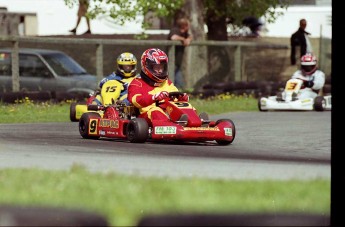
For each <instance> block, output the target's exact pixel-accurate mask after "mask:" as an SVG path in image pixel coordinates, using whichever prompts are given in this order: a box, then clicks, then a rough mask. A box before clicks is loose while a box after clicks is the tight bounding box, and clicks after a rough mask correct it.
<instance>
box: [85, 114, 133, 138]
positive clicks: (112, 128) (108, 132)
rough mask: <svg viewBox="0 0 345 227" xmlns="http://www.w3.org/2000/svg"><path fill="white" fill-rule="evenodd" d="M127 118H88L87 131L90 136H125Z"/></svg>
mask: <svg viewBox="0 0 345 227" xmlns="http://www.w3.org/2000/svg"><path fill="white" fill-rule="evenodd" d="M128 122H129V120H123V119H121V120H119V119H118V120H114V119H107V118H90V121H89V132H88V134H89V135H90V136H97V137H108V138H124V139H125V138H127V135H126V134H124V132H125V131H124V130H123V129H124V128H126V126H127V124H128Z"/></svg>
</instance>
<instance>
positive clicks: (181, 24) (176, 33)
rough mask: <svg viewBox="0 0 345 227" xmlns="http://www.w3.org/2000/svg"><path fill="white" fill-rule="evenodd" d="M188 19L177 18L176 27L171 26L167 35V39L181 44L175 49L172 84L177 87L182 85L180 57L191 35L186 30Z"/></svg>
mask: <svg viewBox="0 0 345 227" xmlns="http://www.w3.org/2000/svg"><path fill="white" fill-rule="evenodd" d="M188 30H189V20H188V19H186V18H180V19H178V20H177V27H173V28H172V29H171V30H170V32H169V35H168V40H178V41H181V43H182V45H183V46H176V49H175V80H174V84H175V86H176V87H177V88H179V89H181V88H183V87H184V77H183V75H182V71H181V65H182V59H183V53H184V48H185V46H188V45H189V44H190V42H191V40H192V39H193V38H192V35H191V34H190V33H189V32H188Z"/></svg>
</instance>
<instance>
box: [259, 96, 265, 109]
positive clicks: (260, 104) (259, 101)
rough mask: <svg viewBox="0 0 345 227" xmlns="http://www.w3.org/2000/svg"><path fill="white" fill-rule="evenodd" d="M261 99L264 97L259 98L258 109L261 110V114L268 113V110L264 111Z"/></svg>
mask: <svg viewBox="0 0 345 227" xmlns="http://www.w3.org/2000/svg"><path fill="white" fill-rule="evenodd" d="M261 98H262V97H259V98H258V108H259V110H260V111H261V112H266V111H267V110H263V109H262V108H261V102H260V100H261Z"/></svg>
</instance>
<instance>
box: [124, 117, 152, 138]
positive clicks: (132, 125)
mask: <svg viewBox="0 0 345 227" xmlns="http://www.w3.org/2000/svg"><path fill="white" fill-rule="evenodd" d="M148 133H149V126H148V124H147V122H146V120H145V119H143V118H134V119H132V120H130V121H129V122H128V124H127V132H126V134H127V139H128V140H129V142H131V143H145V142H146V140H147V139H148Z"/></svg>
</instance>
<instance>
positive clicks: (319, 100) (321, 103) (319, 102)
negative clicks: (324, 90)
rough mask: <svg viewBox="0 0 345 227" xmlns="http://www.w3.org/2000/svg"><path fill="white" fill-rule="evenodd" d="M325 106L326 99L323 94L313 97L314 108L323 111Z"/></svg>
mask: <svg viewBox="0 0 345 227" xmlns="http://www.w3.org/2000/svg"><path fill="white" fill-rule="evenodd" d="M325 107H326V100H325V98H324V97H323V96H316V97H315V99H314V110H316V111H324V110H325Z"/></svg>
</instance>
